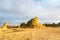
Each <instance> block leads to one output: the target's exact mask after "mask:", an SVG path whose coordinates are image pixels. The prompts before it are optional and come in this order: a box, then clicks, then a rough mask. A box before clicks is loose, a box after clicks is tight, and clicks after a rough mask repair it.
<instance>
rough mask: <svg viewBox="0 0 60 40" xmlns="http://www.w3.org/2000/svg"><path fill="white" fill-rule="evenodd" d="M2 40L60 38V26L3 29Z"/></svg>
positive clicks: (0, 38)
mask: <svg viewBox="0 0 60 40" xmlns="http://www.w3.org/2000/svg"><path fill="white" fill-rule="evenodd" d="M0 40H60V27H58V28H46V29H39V28H36V29H27V28H26V29H20V30H18V29H13V30H12V29H8V31H7V30H6V31H5V30H3V31H0Z"/></svg>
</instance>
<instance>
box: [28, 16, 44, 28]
mask: <svg viewBox="0 0 60 40" xmlns="http://www.w3.org/2000/svg"><path fill="white" fill-rule="evenodd" d="M27 26H30V27H34V28H44V26H43V25H42V24H40V23H39V20H38V17H35V18H33V19H31V20H29V21H28V22H27Z"/></svg>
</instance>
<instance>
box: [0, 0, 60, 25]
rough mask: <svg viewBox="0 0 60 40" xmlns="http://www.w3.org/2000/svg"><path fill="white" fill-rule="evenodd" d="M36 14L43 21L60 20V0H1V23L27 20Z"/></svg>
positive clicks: (15, 22) (16, 22)
mask: <svg viewBox="0 0 60 40" xmlns="http://www.w3.org/2000/svg"><path fill="white" fill-rule="evenodd" d="M35 16H38V17H39V21H40V22H41V23H53V22H55V23H57V22H60V0H0V25H2V24H3V23H4V22H5V21H8V22H9V24H18V23H21V22H26V21H28V20H30V19H31V18H33V17H35Z"/></svg>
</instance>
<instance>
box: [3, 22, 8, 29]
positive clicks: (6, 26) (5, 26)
mask: <svg viewBox="0 0 60 40" xmlns="http://www.w3.org/2000/svg"><path fill="white" fill-rule="evenodd" d="M7 28H8V22H5V23H4V25H3V26H2V29H3V30H6V29H7Z"/></svg>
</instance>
